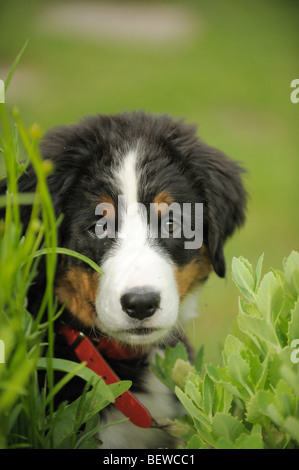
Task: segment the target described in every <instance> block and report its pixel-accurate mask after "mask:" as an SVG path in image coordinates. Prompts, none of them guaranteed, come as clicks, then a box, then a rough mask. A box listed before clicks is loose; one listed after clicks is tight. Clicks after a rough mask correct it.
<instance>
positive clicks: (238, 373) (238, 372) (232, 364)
mask: <svg viewBox="0 0 299 470" xmlns="http://www.w3.org/2000/svg"><path fill="white" fill-rule="evenodd" d="M228 373H229V375H230V376H231V378H232V379H233V380H234V381H236V382H239V383H240V384H241V385H242V386H243V387H244V388H245V390H246V391H247V393H248V396H249V397H252V396H253V391H252V390H251V389H250V386H249V384H248V377H249V373H250V366H249V364H248V362H247V361H245V359H242V357H240V356H237V355H236V354H232V355H231V356H230V358H229V360H228Z"/></svg>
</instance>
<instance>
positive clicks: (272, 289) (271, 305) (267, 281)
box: [256, 272, 283, 324]
mask: <svg viewBox="0 0 299 470" xmlns="http://www.w3.org/2000/svg"><path fill="white" fill-rule="evenodd" d="M282 303H283V289H282V287H281V284H280V281H279V279H278V278H277V277H276V276H274V274H273V272H269V273H267V274H266V275H265V276H264V277H263V279H262V281H261V283H260V286H259V288H258V292H257V295H256V304H257V306H258V309H259V311H260V313H261V315H262V317H263V318H265V319H266V321H267V322H268V323H270V322H273V324H275V322H276V319H277V315H278V314H279V312H280V310H281V307H282Z"/></svg>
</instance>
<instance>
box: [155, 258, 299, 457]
mask: <svg viewBox="0 0 299 470" xmlns="http://www.w3.org/2000/svg"><path fill="white" fill-rule="evenodd" d="M262 263H263V256H261V257H260V259H259V261H258V263H257V267H256V270H255V272H253V268H252V265H251V264H250V263H249V262H248V261H247V260H246V259H244V258H242V257H240V258H234V259H233V262H232V275H233V280H234V282H235V283H236V285H237V286H238V288H239V290H240V291H241V294H242V297H241V298H239V314H238V317H237V323H236V325H235V326H234V328H233V334H230V335H228V336H227V338H226V341H225V345H224V349H223V352H222V358H223V364H222V365H221V366H220V365H219V366H217V367H216V366H214V365H206V366H205V367H203V349H201V350H200V351H199V353H198V355H197V358H196V360H195V364H194V365H191V364H190V362H189V361H188V358H187V353H186V350H185V348H184V347H183V346H182V345H177V347H176V348H174V349H171V348H168V349H167V350H166V353H165V357H164V358H162V357H160V356H157V358H156V363H155V364H154V365H153V369H154V371H155V372H156V374H157V375H158V377H160V379H161V380H162V381H163V382H164V383H165V384H166V385H168V386H169V387H170V388H171V389H172V390H173V391H174V392H175V393H176V395H177V397H178V399H179V400H180V402H181V403H182V405H183V406H184V408H185V411H186V412H187V414H186V416H185V417H184V418H178V419H177V420H175V421H172V422H171V421H168V422H167V423H164V424H167V427H168V430H169V432H170V433H172V434H174V435H176V436H177V437H179V438H180V439H182V440H183V441H185V444H184V446H186V447H187V448H192V449H197V448H199V449H201V448H216V449H221V448H225V449H227V448H233V449H248V448H257V449H264V448H299V351H298V349H295V348H296V346H298V345H299V299H298V293H299V254H298V253H297V252H294V251H293V252H292V253H291V254H290V256H289V257H288V258H287V259H285V260H284V262H283V268H284V269H283V271H278V270H271V271H270V272H268V273H267V274H265V276H264V277H263V278H262V277H261V272H262Z"/></svg>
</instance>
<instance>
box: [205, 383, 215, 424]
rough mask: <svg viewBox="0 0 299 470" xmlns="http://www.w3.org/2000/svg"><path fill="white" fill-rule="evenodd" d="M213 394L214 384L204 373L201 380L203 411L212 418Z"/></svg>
mask: <svg viewBox="0 0 299 470" xmlns="http://www.w3.org/2000/svg"><path fill="white" fill-rule="evenodd" d="M214 396H215V386H214V382H213V381H212V379H211V378H210V377H209V376H208V374H205V376H204V380H203V404H204V412H205V413H206V415H207V416H209V418H210V419H211V418H212V413H213V403H214Z"/></svg>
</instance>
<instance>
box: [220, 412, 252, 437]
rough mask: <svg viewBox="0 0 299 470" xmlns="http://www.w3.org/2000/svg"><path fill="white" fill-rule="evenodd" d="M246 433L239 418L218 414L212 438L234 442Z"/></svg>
mask: <svg viewBox="0 0 299 470" xmlns="http://www.w3.org/2000/svg"><path fill="white" fill-rule="evenodd" d="M243 431H244V426H243V424H242V423H241V421H239V420H238V418H233V416H231V415H229V414H225V413H216V415H215V416H214V419H213V422H212V436H213V437H214V438H215V439H217V440H218V439H220V438H224V439H226V440H228V441H231V442H234V441H235V440H236V439H237V437H239V436H240V434H241V433H242V432H243Z"/></svg>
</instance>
